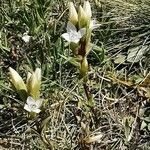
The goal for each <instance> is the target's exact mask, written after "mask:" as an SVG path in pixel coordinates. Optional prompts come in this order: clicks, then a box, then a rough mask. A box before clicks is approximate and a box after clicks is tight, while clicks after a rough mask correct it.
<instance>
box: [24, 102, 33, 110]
mask: <svg viewBox="0 0 150 150" xmlns="http://www.w3.org/2000/svg"><path fill="white" fill-rule="evenodd" d="M24 109H25V110H26V111H28V112H31V111H32V110H31V108H30V107H29V105H27V104H25V105H24Z"/></svg>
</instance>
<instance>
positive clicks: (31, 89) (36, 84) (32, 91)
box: [27, 68, 41, 99]
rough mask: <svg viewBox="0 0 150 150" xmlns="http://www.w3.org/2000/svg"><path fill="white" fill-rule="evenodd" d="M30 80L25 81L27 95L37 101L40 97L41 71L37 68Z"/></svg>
mask: <svg viewBox="0 0 150 150" xmlns="http://www.w3.org/2000/svg"><path fill="white" fill-rule="evenodd" d="M29 76H30V78H29V79H28V80H27V89H28V95H29V96H31V97H33V98H34V99H38V98H39V95H40V86H41V69H40V68H37V69H36V70H35V72H33V73H32V75H29Z"/></svg>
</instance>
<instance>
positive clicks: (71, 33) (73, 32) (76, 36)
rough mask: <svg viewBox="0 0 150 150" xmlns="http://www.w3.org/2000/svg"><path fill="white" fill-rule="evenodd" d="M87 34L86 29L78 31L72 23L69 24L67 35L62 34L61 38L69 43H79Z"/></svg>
mask: <svg viewBox="0 0 150 150" xmlns="http://www.w3.org/2000/svg"><path fill="white" fill-rule="evenodd" d="M85 32H86V29H85V28H81V29H80V30H79V31H77V29H76V27H75V26H74V25H73V24H72V23H71V22H68V24H67V33H64V34H62V35H61V36H62V37H63V38H64V39H65V40H66V41H68V42H74V43H78V42H79V41H80V39H81V38H82V37H83V35H84V34H85Z"/></svg>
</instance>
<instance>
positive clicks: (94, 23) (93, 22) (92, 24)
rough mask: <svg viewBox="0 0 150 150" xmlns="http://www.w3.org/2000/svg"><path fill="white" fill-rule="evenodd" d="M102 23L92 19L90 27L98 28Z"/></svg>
mask: <svg viewBox="0 0 150 150" xmlns="http://www.w3.org/2000/svg"><path fill="white" fill-rule="evenodd" d="M100 25H101V24H97V21H96V20H91V21H90V27H89V28H90V29H92V30H93V29H96V28H98V27H99V26H100Z"/></svg>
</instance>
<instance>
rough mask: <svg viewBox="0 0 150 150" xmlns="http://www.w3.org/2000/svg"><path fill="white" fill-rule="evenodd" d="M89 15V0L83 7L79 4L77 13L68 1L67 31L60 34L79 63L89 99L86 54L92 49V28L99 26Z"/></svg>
mask: <svg viewBox="0 0 150 150" xmlns="http://www.w3.org/2000/svg"><path fill="white" fill-rule="evenodd" d="M91 17H92V11H91V5H90V3H89V1H85V2H84V5H83V7H82V6H81V5H80V6H79V8H78V13H77V11H76V8H75V6H74V4H73V3H72V2H70V3H69V19H68V23H67V33H64V34H62V37H63V38H64V39H65V40H66V41H67V42H69V44H70V48H71V50H72V52H73V54H74V58H75V59H74V60H77V63H78V64H79V65H78V66H79V72H80V77H81V78H83V81H84V84H83V85H84V89H85V91H86V96H87V98H88V99H90V97H91V96H90V93H89V92H88V91H87V89H88V87H87V86H86V82H87V80H88V78H87V75H88V68H89V67H88V61H87V55H88V54H89V52H90V51H91V49H92V44H91V34H92V30H93V29H95V28H97V27H99V26H100V24H96V21H95V20H93V19H92V18H91ZM88 93H89V94H88Z"/></svg>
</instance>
